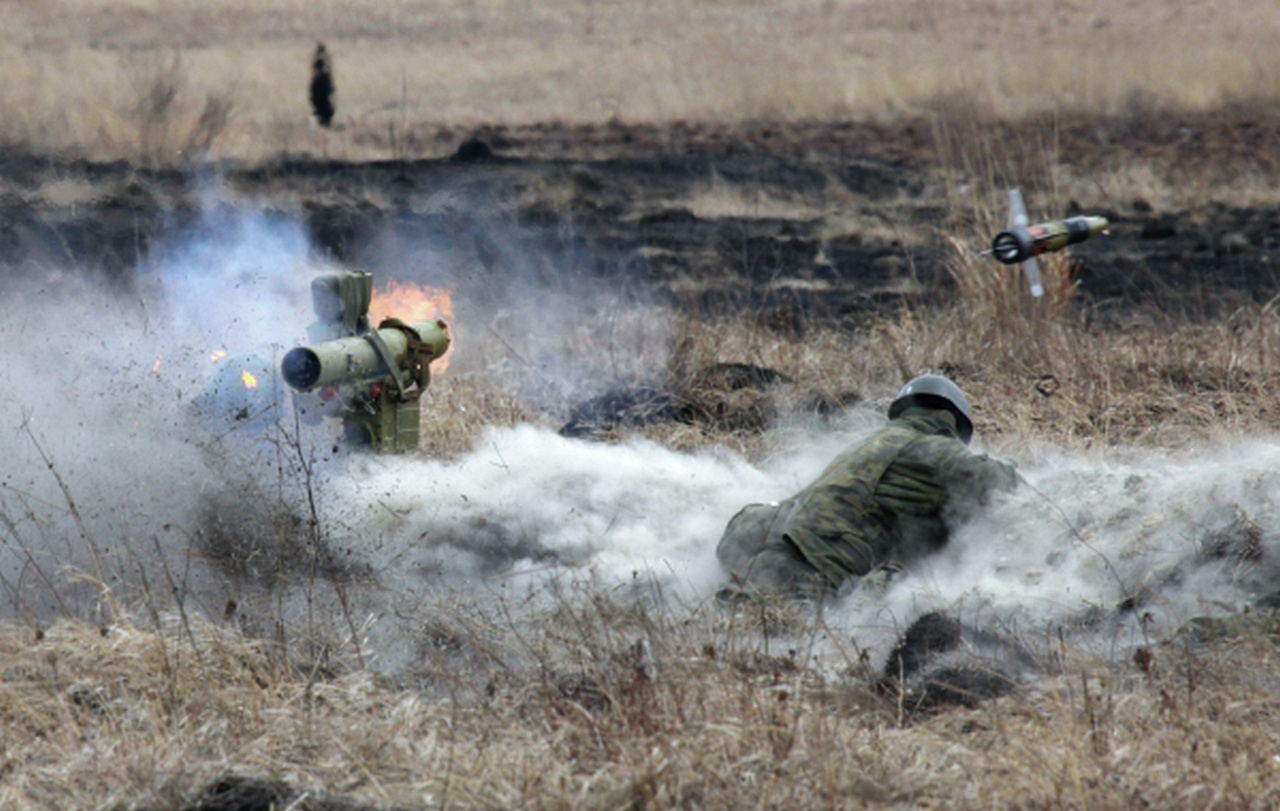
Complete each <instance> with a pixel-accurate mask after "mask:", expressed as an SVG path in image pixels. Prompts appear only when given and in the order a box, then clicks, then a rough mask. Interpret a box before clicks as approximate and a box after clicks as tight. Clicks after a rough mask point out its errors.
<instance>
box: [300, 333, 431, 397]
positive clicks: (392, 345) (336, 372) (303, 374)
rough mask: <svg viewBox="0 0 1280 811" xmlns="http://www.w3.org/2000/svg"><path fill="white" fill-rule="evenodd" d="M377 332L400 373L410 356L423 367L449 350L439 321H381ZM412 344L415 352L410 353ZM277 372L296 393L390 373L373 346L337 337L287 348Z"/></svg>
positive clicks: (365, 339) (361, 341) (360, 339)
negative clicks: (287, 350) (308, 344)
mask: <svg viewBox="0 0 1280 811" xmlns="http://www.w3.org/2000/svg"><path fill="white" fill-rule="evenodd" d="M377 333H378V337H379V338H381V339H382V342H383V344H385V345H386V347H387V351H388V354H389V356H390V357H391V358H392V360H393V361H394V362H395V363H396V365H397V366H399V367H400V368H401V369H402V370H403V369H406V368H407V367H408V365H409V363H411V362H412V361H413V356H414V355H416V356H417V360H418V361H420V362H421V363H423V364H427V363H430V362H431V361H433V360H435V359H436V358H439V357H440V356H441V355H443V354H444V353H445V350H447V349H448V348H449V340H450V339H449V328H448V327H447V326H446V325H445V323H444V322H443V321H419V322H417V323H414V324H398V323H391V322H388V321H383V322H382V324H380V325H379V328H378V331H377ZM419 342H420V343H419ZM415 345H416V346H417V350H418V351H417V352H414V351H413V349H414V347H415ZM280 373H281V375H282V376H283V377H284V381H285V382H286V383H288V384H289V385H290V386H291V387H293V388H295V389H297V390H298V391H310V390H312V389H314V388H316V387H317V386H333V385H339V384H344V383H361V382H364V381H368V380H375V379H381V378H385V377H388V376H391V370H390V369H388V368H387V366H386V364H384V363H383V362H382V359H381V358H380V357H379V356H378V351H377V349H375V348H374V345H373V343H372V342H370V340H369V339H368V338H364V337H354V338H339V339H338V340H335V341H325V342H324V343H321V344H315V345H313V346H299V347H296V348H294V349H291V350H289V352H288V353H287V354H286V355H285V356H284V360H283V362H281V364H280Z"/></svg>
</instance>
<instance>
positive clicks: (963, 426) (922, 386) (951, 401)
mask: <svg viewBox="0 0 1280 811" xmlns="http://www.w3.org/2000/svg"><path fill="white" fill-rule="evenodd" d="M912 406H917V407H919V408H931V409H935V410H939V409H940V410H945V411H950V412H951V413H952V414H954V415H955V417H956V433H958V434H959V435H960V440H961V441H962V442H964V443H965V444H966V445H967V444H969V440H970V439H971V438H973V419H972V418H971V417H970V416H969V401H968V400H966V399H965V397H964V392H962V391H960V387H959V386H957V385H956V384H955V383H952V382H951V381H950V380H949V379H947V378H945V377H943V376H942V375H920V376H919V377H916V378H913V379H912V380H910V381H909V382H908V383H907V385H905V386H903V387H902V391H900V392H898V396H897V397H895V398H894V400H893V402H892V403H890V404H889V419H893V418H894V417H897V416H898V415H899V414H901V413H902V412H904V411H906V410H907V409H908V408H911V407H912Z"/></svg>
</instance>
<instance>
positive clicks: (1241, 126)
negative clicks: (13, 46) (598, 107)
mask: <svg viewBox="0 0 1280 811" xmlns="http://www.w3.org/2000/svg"><path fill="white" fill-rule="evenodd" d="M1026 127H1031V125H1025V126H1024V127H1023V128H1022V129H1020V128H1019V127H1017V126H1013V125H1009V126H1007V127H1003V128H1000V129H999V130H998V131H993V132H992V133H989V134H987V136H986V137H988V138H989V139H990V144H989V145H988V148H990V149H992V150H993V151H997V152H999V153H1000V155H1001V160H1002V165H1003V166H1004V167H1005V169H1003V170H1002V171H1005V172H1006V173H1007V174H1009V175H1010V177H1007V178H1005V177H1001V178H995V179H996V180H997V181H1000V182H1002V183H1005V184H1009V185H1012V184H1014V183H1018V182H1019V179H1018V178H1016V177H1013V176H1012V175H1017V174H1019V167H1023V168H1024V169H1025V174H1026V176H1027V178H1028V179H1027V180H1025V181H1023V182H1022V183H1021V185H1024V186H1028V187H1030V191H1032V192H1033V193H1034V192H1036V191H1037V189H1036V188H1035V184H1036V183H1037V182H1038V181H1037V178H1040V177H1042V176H1043V174H1044V172H1043V167H1036V166H1034V157H1033V155H1032V154H1031V153H1032V152H1033V151H1034V150H1033V149H1032V147H1031V146H1030V144H1032V142H1034V141H1035V140H1036V138H1037V137H1038V134H1040V131H1039V130H1037V129H1035V128H1034V127H1031V129H1027V128H1026ZM1272 129H1273V127H1272V126H1271V125H1269V124H1266V123H1260V122H1249V121H1244V122H1240V121H1235V122H1232V121H1225V120H1222V116H1217V117H1200V118H1194V117H1192V118H1187V117H1184V118H1183V119H1179V120H1172V119H1170V120H1163V119H1160V118H1158V117H1156V118H1154V119H1152V120H1143V121H1139V122H1134V121H1115V120H1092V121H1082V122H1078V123H1076V124H1074V125H1062V126H1061V128H1060V130H1059V131H1058V133H1057V135H1056V137H1057V138H1058V145H1057V149H1058V154H1059V156H1060V159H1061V160H1062V161H1063V164H1064V166H1065V167H1066V168H1067V169H1069V170H1074V171H1078V172H1080V173H1086V174H1087V173H1088V172H1098V171H1103V170H1104V169H1108V168H1109V169H1111V170H1115V169H1117V168H1121V167H1123V166H1124V165H1125V164H1126V162H1129V161H1156V162H1157V165H1158V166H1162V167H1166V168H1167V171H1168V177H1167V180H1168V182H1169V183H1172V184H1177V183H1178V182H1179V177H1180V173H1185V172H1189V171H1190V169H1189V168H1188V167H1189V165H1191V164H1195V165H1197V166H1203V164H1204V162H1205V158H1204V157H1203V156H1204V155H1205V154H1217V155H1223V154H1225V155H1227V157H1233V156H1234V157H1238V158H1239V160H1238V161H1236V160H1234V159H1233V161H1231V162H1228V163H1224V164H1223V168H1222V169H1221V170H1220V171H1219V174H1221V173H1223V172H1225V173H1228V174H1230V173H1235V172H1247V171H1250V169H1252V170H1253V171H1255V172H1256V173H1257V174H1258V175H1259V176H1263V177H1265V176H1266V175H1267V173H1268V172H1271V171H1272V170H1273V167H1271V166H1270V165H1269V164H1268V163H1267V161H1268V160H1272V159H1271V158H1270V157H1269V153H1268V151H1267V150H1266V149H1265V148H1264V147H1265V143H1266V141H1267V139H1268V138H1269V137H1270V133H1271V130H1272ZM437 140H438V141H439V144H440V146H441V148H442V149H444V148H445V147H447V146H448V145H449V144H450V143H453V142H454V141H455V140H456V141H458V142H460V143H461V146H460V147H457V148H455V149H454V150H453V152H452V153H451V154H447V155H445V156H442V157H439V158H433V159H423V160H411V161H385V162H376V163H365V164H344V163H340V162H334V161H321V160H314V159H291V158H287V157H282V158H279V159H276V160H274V161H271V162H269V163H266V164H262V165H257V166H240V165H237V164H234V163H225V164H214V165H206V166H202V167H199V168H197V169H192V170H187V171H183V170H177V169H163V170H152V169H143V168H140V167H137V166H134V165H131V164H129V163H127V162H123V161H121V162H113V163H91V162H86V161H83V160H64V159H60V158H57V157H39V156H33V155H30V154H27V153H21V152H16V151H13V150H10V151H8V152H5V153H4V154H3V156H2V157H0V185H2V186H3V194H0V246H3V249H4V253H5V255H6V257H8V261H9V263H10V265H11V266H13V267H14V269H13V270H11V271H10V272H23V270H22V268H26V271H25V272H28V273H40V272H43V270H42V269H47V268H48V267H51V266H54V267H68V266H70V267H78V268H85V269H90V268H92V269H95V272H98V273H103V274H106V275H108V276H110V277H112V278H115V279H118V280H119V281H120V282H121V283H124V284H128V283H129V281H130V279H131V277H132V276H133V275H134V274H135V273H136V272H137V269H138V268H139V267H145V266H146V263H147V260H148V258H149V257H150V256H151V255H152V254H153V252H154V251H155V250H156V248H157V246H161V245H163V244H165V243H166V242H170V241H173V238H174V237H176V236H179V235H184V234H186V233H190V232H200V231H207V232H210V233H216V232H217V230H218V229H219V228H220V227H221V224H220V217H222V216H225V215H226V214H227V212H228V211H229V210H230V209H231V208H233V207H235V206H238V205H242V204H243V205H250V206H254V207H256V208H259V209H262V210H264V211H265V212H266V214H267V215H268V216H278V217H280V218H283V219H290V220H294V221H301V222H302V223H304V224H305V228H306V230H307V232H308V233H309V236H310V238H311V240H312V242H313V244H314V246H315V248H316V249H317V250H318V251H321V252H323V253H325V254H327V255H329V256H331V257H332V258H334V259H336V260H338V261H339V262H342V263H345V264H348V265H351V266H358V267H362V268H366V269H370V270H372V271H374V272H375V273H376V274H380V275H381V274H390V275H394V276H398V277H404V276H406V275H407V276H411V277H415V280H416V281H419V282H425V283H436V284H448V285H453V286H455V287H456V288H457V289H458V290H459V291H460V292H461V294H462V296H463V297H464V298H471V299H472V300H473V301H474V304H475V306H477V307H481V308H483V307H485V306H487V305H490V304H492V303H493V302H491V301H488V300H486V296H491V295H492V291H493V290H494V289H496V288H497V287H498V286H497V285H494V284H493V283H492V282H493V281H494V280H495V277H498V278H500V279H502V280H503V281H504V284H503V285H501V287H503V288H506V287H508V286H509V283H510V281H511V280H512V279H516V280H523V281H526V282H528V283H529V284H532V285H549V286H552V287H559V288H562V289H572V288H573V287H574V286H575V285H576V284H577V283H578V282H579V281H581V280H582V279H583V278H596V279H602V280H605V281H606V282H607V283H609V284H610V285H611V286H613V287H614V288H615V289H618V290H620V291H626V292H629V293H632V294H634V295H637V296H641V295H642V296H646V297H652V298H654V299H656V300H659V301H665V302H668V303H671V304H674V305H675V306H677V307H679V308H682V309H684V310H688V311H691V312H702V311H705V312H713V311H717V310H723V309H725V308H746V309H748V310H749V311H751V312H754V313H756V314H757V315H759V316H760V318H761V321H762V323H765V324H769V325H771V326H775V327H779V328H784V329H789V328H795V327H797V326H798V325H801V324H802V323H805V322H810V321H811V320H812V319H817V320H820V321H826V322H837V323H839V322H842V321H850V320H852V321H856V320H857V319H859V318H860V316H861V315H862V314H865V313H866V312H868V311H870V310H877V309H882V308H886V307H896V306H898V305H899V304H901V303H902V302H903V301H904V300H906V301H908V302H909V303H912V304H916V305H928V304H929V303H930V302H933V301H936V300H939V298H940V297H942V296H947V295H949V287H950V285H951V280H950V278H949V275H948V272H947V268H946V263H947V262H948V261H949V260H950V259H951V258H952V257H953V255H954V248H953V247H952V246H951V244H949V243H948V241H947V238H948V237H956V238H958V239H960V240H962V242H963V243H964V244H968V243H969V242H972V247H973V249H974V250H975V251H977V250H980V249H981V248H983V247H985V244H983V242H982V239H981V235H980V234H978V233H976V231H975V230H974V228H973V227H972V226H970V225H967V224H966V223H964V222H963V221H962V218H960V217H957V215H956V213H955V211H956V206H954V205H951V203H952V202H953V201H952V200H951V199H950V198H949V197H948V195H949V194H950V193H951V192H952V191H953V186H954V184H955V183H956V179H957V177H958V175H957V174H956V172H955V171H953V170H948V169H946V167H944V166H943V165H942V162H943V161H944V159H945V155H943V154H942V152H943V151H945V150H943V149H942V148H941V147H940V146H939V143H940V137H939V136H938V134H937V133H936V132H931V130H930V127H929V124H928V122H916V123H914V124H904V125H901V126H899V127H896V128H891V127H887V126H879V125H876V126H873V125H853V124H776V123H774V124H765V123H756V124H745V125H739V126H737V127H729V126H726V125H714V126H695V125H691V124H689V125H683V124H677V125H674V126H671V127H667V128H657V127H650V126H626V125H622V124H618V123H613V124H607V125H601V126H598V127H568V126H556V125H540V126H530V127H524V128H515V129H498V128H492V129H486V130H481V131H479V132H476V133H470V134H468V135H467V136H466V137H459V134H457V133H453V132H449V131H443V132H441V133H439V134H438V136H437ZM1237 153H1239V154H1237ZM1228 167H1230V168H1228ZM959 177H960V179H961V180H962V181H963V179H964V178H963V175H962V174H961V175H959ZM1224 179H1225V180H1229V178H1224ZM210 201H214V202H210ZM992 204H993V205H996V206H998V205H999V202H998V201H994V202H993V203H992ZM1081 212H1082V213H1097V214H1103V215H1105V216H1107V217H1108V218H1109V219H1110V220H1111V223H1112V228H1111V235H1110V236H1109V237H1107V238H1104V239H1097V240H1094V241H1092V242H1090V243H1089V244H1087V245H1084V246H1082V247H1081V248H1079V249H1078V250H1077V251H1076V258H1077V259H1078V260H1079V262H1080V267H1079V275H1078V279H1079V284H1080V292H1081V293H1082V296H1080V301H1081V302H1082V303H1083V305H1084V306H1085V307H1086V308H1088V309H1089V311H1090V312H1092V313H1114V312H1118V311H1127V310H1130V309H1132V308H1136V307H1150V306H1155V307H1158V308H1160V309H1163V310H1164V311H1166V312H1175V313H1178V314H1184V315H1187V316H1190V317H1193V318H1195V317H1214V316H1216V315H1219V314H1221V313H1222V312H1229V311H1230V310H1231V309H1232V308H1234V307H1235V306H1238V305H1239V304H1241V303H1245V302H1265V301H1267V300H1269V299H1270V298H1271V296H1272V295H1274V292H1275V290H1276V288H1277V280H1278V279H1277V276H1278V275H1280V273H1278V272H1277V271H1275V270H1273V269H1272V268H1273V265H1274V263H1275V261H1276V260H1277V259H1280V236H1278V234H1280V207H1277V206H1275V205H1271V204H1262V205H1246V204H1245V203H1241V204H1239V205H1237V204H1234V203H1232V202H1230V201H1222V200H1207V201H1194V200H1193V201H1191V202H1190V203H1189V204H1186V205H1178V206H1173V205H1171V204H1169V203H1168V202H1167V201H1166V202H1165V203H1162V204H1159V205H1156V204H1153V203H1152V202H1151V201H1149V200H1147V199H1144V197H1143V196H1142V192H1141V190H1139V191H1136V192H1134V193H1133V194H1132V195H1130V196H1126V197H1125V198H1124V199H1114V195H1109V194H1107V193H1106V192H1105V191H1104V190H1103V189H1102V186H1101V185H1098V193H1097V195H1096V196H1094V197H1092V198H1090V197H1085V196H1083V195H1079V196H1073V197H1072V198H1071V199H1070V200H1068V201H1067V205H1066V210H1063V211H1046V212H1035V213H1043V214H1045V215H1046V216H1047V215H1066V214H1074V213H1081ZM1033 216H1034V213H1033ZM406 253H407V254H408V255H413V256H422V257H423V261H422V262H421V264H420V265H419V266H418V267H414V268H404V267H402V266H399V265H400V261H401V260H400V259H399V258H400V257H403V256H404V255H406ZM393 257H395V259H393ZM393 263H394V264H393Z"/></svg>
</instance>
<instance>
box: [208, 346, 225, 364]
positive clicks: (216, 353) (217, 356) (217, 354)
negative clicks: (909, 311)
mask: <svg viewBox="0 0 1280 811" xmlns="http://www.w3.org/2000/svg"><path fill="white" fill-rule="evenodd" d="M226 356H227V350H225V349H215V350H213V351H212V352H210V353H209V360H211V361H213V362H214V363H217V362H218V361H220V360H222V359H223V358H225V357H226Z"/></svg>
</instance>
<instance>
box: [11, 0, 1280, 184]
mask: <svg viewBox="0 0 1280 811" xmlns="http://www.w3.org/2000/svg"><path fill="white" fill-rule="evenodd" d="M1278 17H1280V15H1278V14H1277V12H1276V10H1275V8H1274V7H1273V6H1272V5H1271V4H1269V3H1266V2H1260V1H1259V0H1225V1H1224V2H1219V3H1203V2H1194V0H1176V1H1175V2H1155V0H1151V2H1134V3H1114V2H1102V1H1101V0H1079V1H1078V2H1073V3H1068V4H1064V3H1054V4H1047V3H1030V2H1018V1H1017V0H954V2H942V1H941V0H903V1H902V2H899V1H898V0H796V2H787V3H765V2H738V0H697V1H696V2H680V0H647V1H646V2H643V3H603V2H592V1H591V0H584V1H583V2H570V1H569V0H554V1H553V2H546V3H533V2H528V0H511V2H503V1H501V0H488V1H486V0H468V1H467V2H461V1H456V2H455V1H454V0H441V2H434V3H407V2H389V3H378V2H359V1H358V0H352V1H351V2H340V1H338V0H333V1H331V2H317V3H258V2H252V0H247V1H246V2H240V3H224V2H218V3H209V4H195V3H161V2H88V1H87V0H86V1H85V2H79V1H78V0H59V1H58V2H49V3H8V4H6V5H5V7H4V8H3V9H0V22H2V23H3V29H2V30H3V33H0V65H3V66H4V69H5V75H6V76H7V77H8V79H7V81H6V82H5V83H4V86H3V88H0V104H3V106H4V109H5V110H6V111H8V114H7V115H6V116H5V121H4V124H3V127H4V131H3V132H0V135H3V136H5V137H7V138H10V139H18V140H21V141H27V142H31V143H33V144H34V145H36V146H37V147H38V148H40V149H47V150H64V149H65V150H70V151H72V152H75V153H77V154H85V155H88V156H91V157H98V158H103V157H116V156H121V155H123V156H128V155H130V154H137V151H138V150H139V149H144V148H145V150H147V151H155V150H157V149H161V148H162V147H161V146H160V144H159V143H157V142H156V139H157V138H158V135H157V133H155V132H154V131H152V132H140V131H139V130H140V129H145V127H143V126H142V124H144V123H145V121H146V118H145V116H143V117H142V118H140V115H139V105H140V104H141V105H143V106H146V104H147V102H145V101H144V99H146V98H147V97H148V94H149V93H150V91H151V89H152V88H154V87H155V86H156V84H157V83H158V82H159V83H166V84H168V85H170V86H171V87H172V88H173V90H175V91H177V92H176V94H175V95H174V96H173V97H172V100H171V102H170V103H169V106H168V107H167V108H166V109H165V110H163V111H161V113H162V117H163V120H162V121H158V122H152V125H151V126H152V129H153V130H154V129H155V128H156V127H159V126H163V127H164V128H166V130H169V129H171V130H172V131H166V132H165V133H164V137H163V138H160V139H159V140H160V141H161V142H163V150H165V152H166V154H165V156H164V157H165V158H166V159H167V160H173V159H174V158H175V157H176V156H175V155H174V154H173V153H174V152H176V151H177V150H178V149H180V148H181V147H182V146H183V145H184V139H185V135H186V134H187V133H188V132H189V131H190V129H191V128H192V127H193V126H194V125H195V121H196V119H197V118H198V116H199V114H200V112H201V111H202V110H204V109H205V104H206V101H207V100H208V99H210V98H212V99H214V100H216V101H218V102H220V103H225V104H227V105H229V108H230V110H229V113H230V114H229V117H228V119H227V121H226V124H225V127H224V128H223V129H222V130H221V131H220V132H219V134H218V137H217V138H216V139H215V140H214V142H213V144H212V147H213V148H212V152H213V154H215V155H218V156H233V157H242V158H249V159H256V158H261V157H264V156H266V155H272V154H277V153H280V152H282V151H288V152H293V153H311V154H324V155H327V156H331V157H335V158H338V159H343V160H361V159H369V158H386V157H404V156H419V155H427V156H430V155H433V154H439V153H440V152H441V151H448V150H451V149H452V146H453V145H454V144H453V142H452V141H451V140H448V139H446V140H445V141H444V142H443V143H442V142H440V141H437V140H436V138H435V135H436V134H437V132H438V131H440V130H441V129H444V130H448V131H457V130H462V131H465V130H466V129H468V128H472V127H475V126H477V125H481V124H525V123H529V122H544V121H566V122H600V121H607V120H609V119H611V118H619V119H622V120H625V121H628V122H658V123H663V122H672V121H678V120H693V121H706V120H718V119H730V120H740V119H752V118H770V117H772V118H785V119H820V120H831V119H855V120H865V119H873V120H893V119H895V118H896V117H900V116H904V115H916V114H920V113H931V112H943V113H949V114H957V113H959V114H964V115H971V114H974V113H980V114H982V115H995V116H1000V117H1005V118H1017V117H1021V116H1024V115H1027V114H1035V115H1040V114H1043V113H1070V112H1084V113H1088V114H1115V113H1119V112H1124V111H1126V110H1132V109H1135V108H1137V109H1145V108H1151V107H1158V106H1161V105H1170V106H1172V107H1174V108H1179V109H1207V108H1214V107H1216V106H1218V105H1221V104H1223V103H1225V102H1231V101H1240V100H1244V101H1252V100H1257V101H1258V102H1259V103H1261V104H1267V103H1270V101H1271V100H1273V99H1274V97H1275V77H1276V76H1277V75H1280V55H1278V52H1277V49H1276V48H1275V42H1276V38H1277V37H1280V19H1277V18H1278ZM317 41H323V42H325V43H326V45H327V46H328V48H329V50H330V52H331V53H332V54H333V58H334V60H335V75H336V82H337V87H338V92H337V110H338V115H337V119H336V122H337V127H335V129H334V130H333V131H317V130H316V128H314V127H312V126H311V125H310V120H309V116H310V110H309V109H308V106H307V102H306V95H305V93H306V85H307V82H308V79H309V70H310V56H311V53H312V50H313V49H314V47H315V43H316V42H317ZM175 59H177V60H178V62H177V63H175V62H174V60H175ZM153 101H154V99H153ZM14 111H20V113H18V114H15V112H14ZM152 112H156V111H155V110H152Z"/></svg>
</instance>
